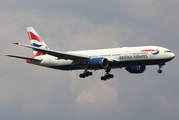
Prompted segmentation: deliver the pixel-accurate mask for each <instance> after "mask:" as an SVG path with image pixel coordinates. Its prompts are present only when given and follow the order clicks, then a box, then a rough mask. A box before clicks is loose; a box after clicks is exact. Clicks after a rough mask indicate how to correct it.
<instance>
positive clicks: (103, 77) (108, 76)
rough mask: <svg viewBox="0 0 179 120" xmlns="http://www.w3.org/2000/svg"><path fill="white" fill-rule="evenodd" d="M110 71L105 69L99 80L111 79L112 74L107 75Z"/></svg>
mask: <svg viewBox="0 0 179 120" xmlns="http://www.w3.org/2000/svg"><path fill="white" fill-rule="evenodd" d="M110 71H111V69H106V74H105V75H104V76H102V77H101V80H104V81H106V80H107V79H110V78H113V77H114V75H113V74H109V72H110Z"/></svg>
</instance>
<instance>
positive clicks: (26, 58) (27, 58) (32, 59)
mask: <svg viewBox="0 0 179 120" xmlns="http://www.w3.org/2000/svg"><path fill="white" fill-rule="evenodd" d="M6 56H8V57H14V58H20V59H25V60H31V61H37V62H40V61H42V60H38V59H34V58H29V57H22V56H16V55H6Z"/></svg>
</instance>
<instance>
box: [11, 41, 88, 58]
mask: <svg viewBox="0 0 179 120" xmlns="http://www.w3.org/2000/svg"><path fill="white" fill-rule="evenodd" d="M14 44H16V45H20V46H23V47H27V48H32V49H34V50H36V51H39V52H42V53H43V54H48V55H52V56H55V57H58V58H59V59H66V60H67V59H69V60H80V61H89V60H90V57H89V56H84V55H79V54H72V53H67V52H60V51H55V50H49V49H42V48H38V47H33V46H30V45H25V44H20V43H14Z"/></svg>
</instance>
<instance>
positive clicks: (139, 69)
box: [126, 66, 146, 73]
mask: <svg viewBox="0 0 179 120" xmlns="http://www.w3.org/2000/svg"><path fill="white" fill-rule="evenodd" d="M145 69H146V66H130V67H126V70H127V71H128V72H130V73H143V72H144V71H145Z"/></svg>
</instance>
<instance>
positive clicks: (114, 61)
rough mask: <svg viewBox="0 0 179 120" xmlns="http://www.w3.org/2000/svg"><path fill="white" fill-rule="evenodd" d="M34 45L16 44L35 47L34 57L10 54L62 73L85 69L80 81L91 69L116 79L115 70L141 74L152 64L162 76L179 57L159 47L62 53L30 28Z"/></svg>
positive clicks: (33, 48)
mask: <svg viewBox="0 0 179 120" xmlns="http://www.w3.org/2000/svg"><path fill="white" fill-rule="evenodd" d="M27 32H28V36H29V39H30V43H31V45H25V44H21V43H13V44H16V45H19V46H23V47H26V48H31V49H32V50H33V53H34V57H22V56H16V55H6V56H9V57H14V58H20V59H25V60H26V62H27V63H29V64H34V65H39V66H43V67H48V68H53V69H58V70H66V71H69V70H84V72H83V73H81V74H80V75H79V77H80V78H85V77H89V76H91V75H92V74H93V73H92V72H91V70H94V71H96V70H105V72H106V73H105V75H104V76H102V77H101V80H103V81H106V80H108V79H110V78H113V77H114V75H113V74H110V72H111V69H117V68H125V70H127V71H128V72H129V73H132V74H139V73H143V72H144V71H145V70H146V66H148V65H158V66H159V69H158V70H157V72H158V73H162V70H161V68H162V66H163V65H165V63H166V62H169V61H171V60H172V59H173V58H174V57H175V54H174V53H172V52H171V51H170V50H169V49H167V48H164V47H159V46H139V47H122V48H108V49H95V50H81V51H68V52H61V51H56V50H52V49H49V47H48V46H47V45H46V44H45V42H44V41H43V40H42V38H41V37H40V36H39V35H38V33H37V32H36V31H35V30H34V29H33V28H32V27H27Z"/></svg>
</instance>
